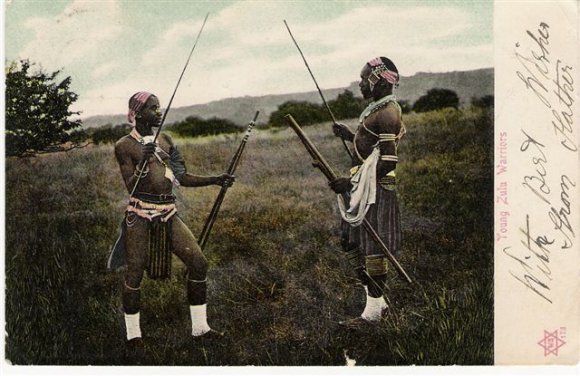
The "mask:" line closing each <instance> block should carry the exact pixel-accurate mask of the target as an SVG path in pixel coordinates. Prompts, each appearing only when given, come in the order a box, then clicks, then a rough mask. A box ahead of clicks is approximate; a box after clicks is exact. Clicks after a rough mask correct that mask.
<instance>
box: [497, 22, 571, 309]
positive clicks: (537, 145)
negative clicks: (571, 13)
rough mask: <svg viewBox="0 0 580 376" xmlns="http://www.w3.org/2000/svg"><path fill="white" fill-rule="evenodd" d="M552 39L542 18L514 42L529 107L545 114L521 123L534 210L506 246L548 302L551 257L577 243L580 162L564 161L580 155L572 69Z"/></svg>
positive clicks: (526, 183)
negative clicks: (517, 241)
mask: <svg viewBox="0 0 580 376" xmlns="http://www.w3.org/2000/svg"><path fill="white" fill-rule="evenodd" d="M553 40H554V36H552V35H551V28H550V25H549V24H548V23H547V22H540V23H539V25H538V26H537V28H536V29H535V30H526V32H525V35H524V37H523V39H522V40H521V43H520V42H517V43H515V48H514V55H515V59H516V62H517V69H516V70H515V74H516V75H517V77H518V78H519V80H520V81H521V83H522V84H523V85H524V88H525V93H526V95H527V97H529V98H531V99H530V105H531V106H532V107H531V108H534V109H535V110H538V109H539V112H538V113H539V114H542V113H544V114H545V115H546V116H539V117H538V121H539V122H540V124H538V123H536V124H522V125H521V127H520V138H521V143H520V147H519V152H520V155H519V157H518V158H522V160H523V161H525V162H526V168H524V169H522V171H521V174H522V175H521V180H520V181H521V186H522V187H523V189H524V192H526V193H527V195H525V197H524V199H525V202H526V205H525V207H527V208H530V209H528V210H527V212H524V213H523V218H522V220H523V223H522V224H521V225H520V226H519V232H518V236H519V238H520V244H518V245H517V246H513V247H505V248H503V253H504V255H506V256H508V257H509V259H510V260H511V261H512V263H511V264H510V270H509V273H510V275H511V276H512V277H513V278H514V279H515V280H517V281H518V282H520V283H521V284H522V285H523V286H525V287H526V289H527V290H529V291H531V292H532V293H533V294H534V296H536V297H538V298H539V299H540V300H542V301H544V302H547V303H550V304H552V302H553V297H552V296H551V292H552V290H553V289H552V287H551V282H552V281H553V280H554V279H557V276H555V275H554V274H553V270H552V269H551V268H550V260H551V258H552V257H554V256H555V255H556V252H560V253H561V252H565V251H566V250H569V249H570V248H572V247H573V245H574V243H575V241H576V231H577V230H578V229H577V228H575V227H574V223H573V221H572V220H571V218H573V217H574V216H575V215H576V213H575V212H574V211H575V210H577V205H573V204H572V202H573V200H572V199H573V196H574V194H573V192H575V190H576V184H577V182H576V181H575V178H574V176H576V175H575V174H576V171H575V170H574V169H575V168H576V167H574V166H575V164H574V163H569V166H566V162H575V161H577V160H578V145H577V141H576V140H577V129H576V128H577V125H576V124H575V114H574V108H575V104H574V101H575V97H574V90H575V83H574V76H573V74H574V68H573V67H572V65H571V64H570V63H569V62H566V61H564V60H563V59H562V58H560V56H559V55H558V53H557V52H556V51H555V49H554V50H552V49H551V46H550V41H553ZM527 97H526V99H527ZM542 119H546V120H542ZM546 129H548V130H551V132H546ZM546 135H549V136H546ZM563 156H564V157H563ZM532 209H535V210H532Z"/></svg>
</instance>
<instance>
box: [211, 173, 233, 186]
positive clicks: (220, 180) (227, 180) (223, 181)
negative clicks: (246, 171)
mask: <svg viewBox="0 0 580 376" xmlns="http://www.w3.org/2000/svg"><path fill="white" fill-rule="evenodd" d="M215 179H216V183H215V185H221V186H222V187H231V186H232V185H233V184H234V181H235V180H236V177H235V176H234V175H230V174H221V175H218V176H216V177H215Z"/></svg>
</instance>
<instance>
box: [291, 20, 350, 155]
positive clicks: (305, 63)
mask: <svg viewBox="0 0 580 376" xmlns="http://www.w3.org/2000/svg"><path fill="white" fill-rule="evenodd" d="M284 25H286V29H288V33H289V34H290V38H292V41H293V42H294V45H295V46H296V48H297V49H298V52H300V56H302V60H303V61H304V65H306V68H307V69H308V72H309V73H310V77H312V81H314V85H316V89H317V90H318V94H320V98H322V102H323V103H324V106H325V107H326V110H327V111H328V114H329V115H330V117H331V118H332V122H333V123H334V124H338V123H337V121H336V118H335V117H334V114H333V113H332V110H331V109H330V106H329V105H328V103H327V102H326V98H324V95H323V94H322V90H320V86H318V82H317V81H316V78H314V74H313V73H312V70H311V69H310V66H309V65H308V62H307V61H306V57H304V54H303V53H302V50H301V49H300V46H299V45H298V42H296V39H295V38H294V35H293V34H292V31H290V26H288V22H286V20H284ZM340 140H341V141H342V145H343V146H344V149H345V150H346V152H347V153H348V156H349V157H351V158H352V152H351V151H350V149H349V148H348V146H346V142H345V141H344V139H342V137H341V138H340Z"/></svg>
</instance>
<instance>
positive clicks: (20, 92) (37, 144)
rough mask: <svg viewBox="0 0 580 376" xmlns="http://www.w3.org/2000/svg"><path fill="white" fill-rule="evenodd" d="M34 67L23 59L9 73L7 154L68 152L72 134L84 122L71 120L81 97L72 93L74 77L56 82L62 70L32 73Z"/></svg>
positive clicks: (9, 67)
mask: <svg viewBox="0 0 580 376" xmlns="http://www.w3.org/2000/svg"><path fill="white" fill-rule="evenodd" d="M33 65H34V64H33V63H30V62H29V61H28V60H21V61H20V63H19V64H17V63H12V64H10V65H9V66H8V69H7V72H6V155H8V156H19V157H22V156H28V155H34V154H36V153H39V152H54V151H61V150H67V149H70V148H71V147H76V146H78V145H72V146H70V145H69V146H68V147H65V146H63V144H65V143H67V142H70V141H74V140H71V137H70V132H71V131H72V130H74V129H75V128H78V127H80V126H81V120H80V119H76V120H69V117H70V116H72V115H79V114H80V112H73V111H70V110H69V106H70V105H71V104H73V103H74V102H75V101H76V100H77V98H78V96H77V94H75V93H74V92H72V91H71V90H70V84H71V78H70V77H66V78H65V79H64V80H62V81H60V82H57V81H55V80H56V78H57V76H58V75H59V73H60V71H56V72H52V73H44V72H42V71H40V70H39V71H38V72H31V68H32V66H33Z"/></svg>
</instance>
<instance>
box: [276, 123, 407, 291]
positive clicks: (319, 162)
mask: <svg viewBox="0 0 580 376" xmlns="http://www.w3.org/2000/svg"><path fill="white" fill-rule="evenodd" d="M286 120H287V121H288V124H289V125H290V126H291V127H292V129H294V132H296V134H297V135H298V137H299V138H300V140H301V141H302V143H303V144H304V146H305V147H306V150H307V151H308V153H309V154H310V156H311V157H312V159H314V166H315V167H317V168H318V169H320V171H322V173H323V174H324V176H326V178H327V179H328V181H333V180H335V179H336V178H337V176H336V174H335V173H334V171H332V168H331V167H330V165H329V164H328V162H326V160H325V159H324V157H323V156H322V154H320V152H319V151H318V149H316V147H315V146H314V144H313V143H312V142H311V141H310V139H309V138H308V136H306V133H304V131H303V130H302V128H300V126H299V125H298V123H296V120H294V118H293V117H292V115H290V114H288V115H286ZM341 197H342V199H343V200H344V202H345V204H348V201H349V198H348V195H347V194H346V193H344V194H342V195H341ZM361 226H362V228H363V229H364V230H365V231H366V232H367V233H368V234H369V235H370V237H371V238H372V239H373V240H374V241H375V243H376V244H377V245H378V246H379V248H380V249H381V251H382V252H383V253H384V254H385V256H386V257H387V259H388V260H389V261H390V263H391V264H392V265H393V266H394V267H395V270H396V271H397V273H398V274H399V276H400V277H401V278H403V279H404V280H405V281H407V282H408V283H411V284H412V283H413V281H412V280H411V277H409V275H408V274H407V272H405V270H404V269H403V267H402V266H401V264H399V262H398V261H397V259H396V258H395V256H393V254H392V253H391V252H390V251H389V248H388V247H387V245H386V244H385V243H384V242H383V240H382V239H381V237H380V236H379V234H378V233H377V232H376V230H375V229H374V228H373V226H372V225H371V224H370V223H369V221H367V220H366V218H365V219H363V221H362V224H361Z"/></svg>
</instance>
